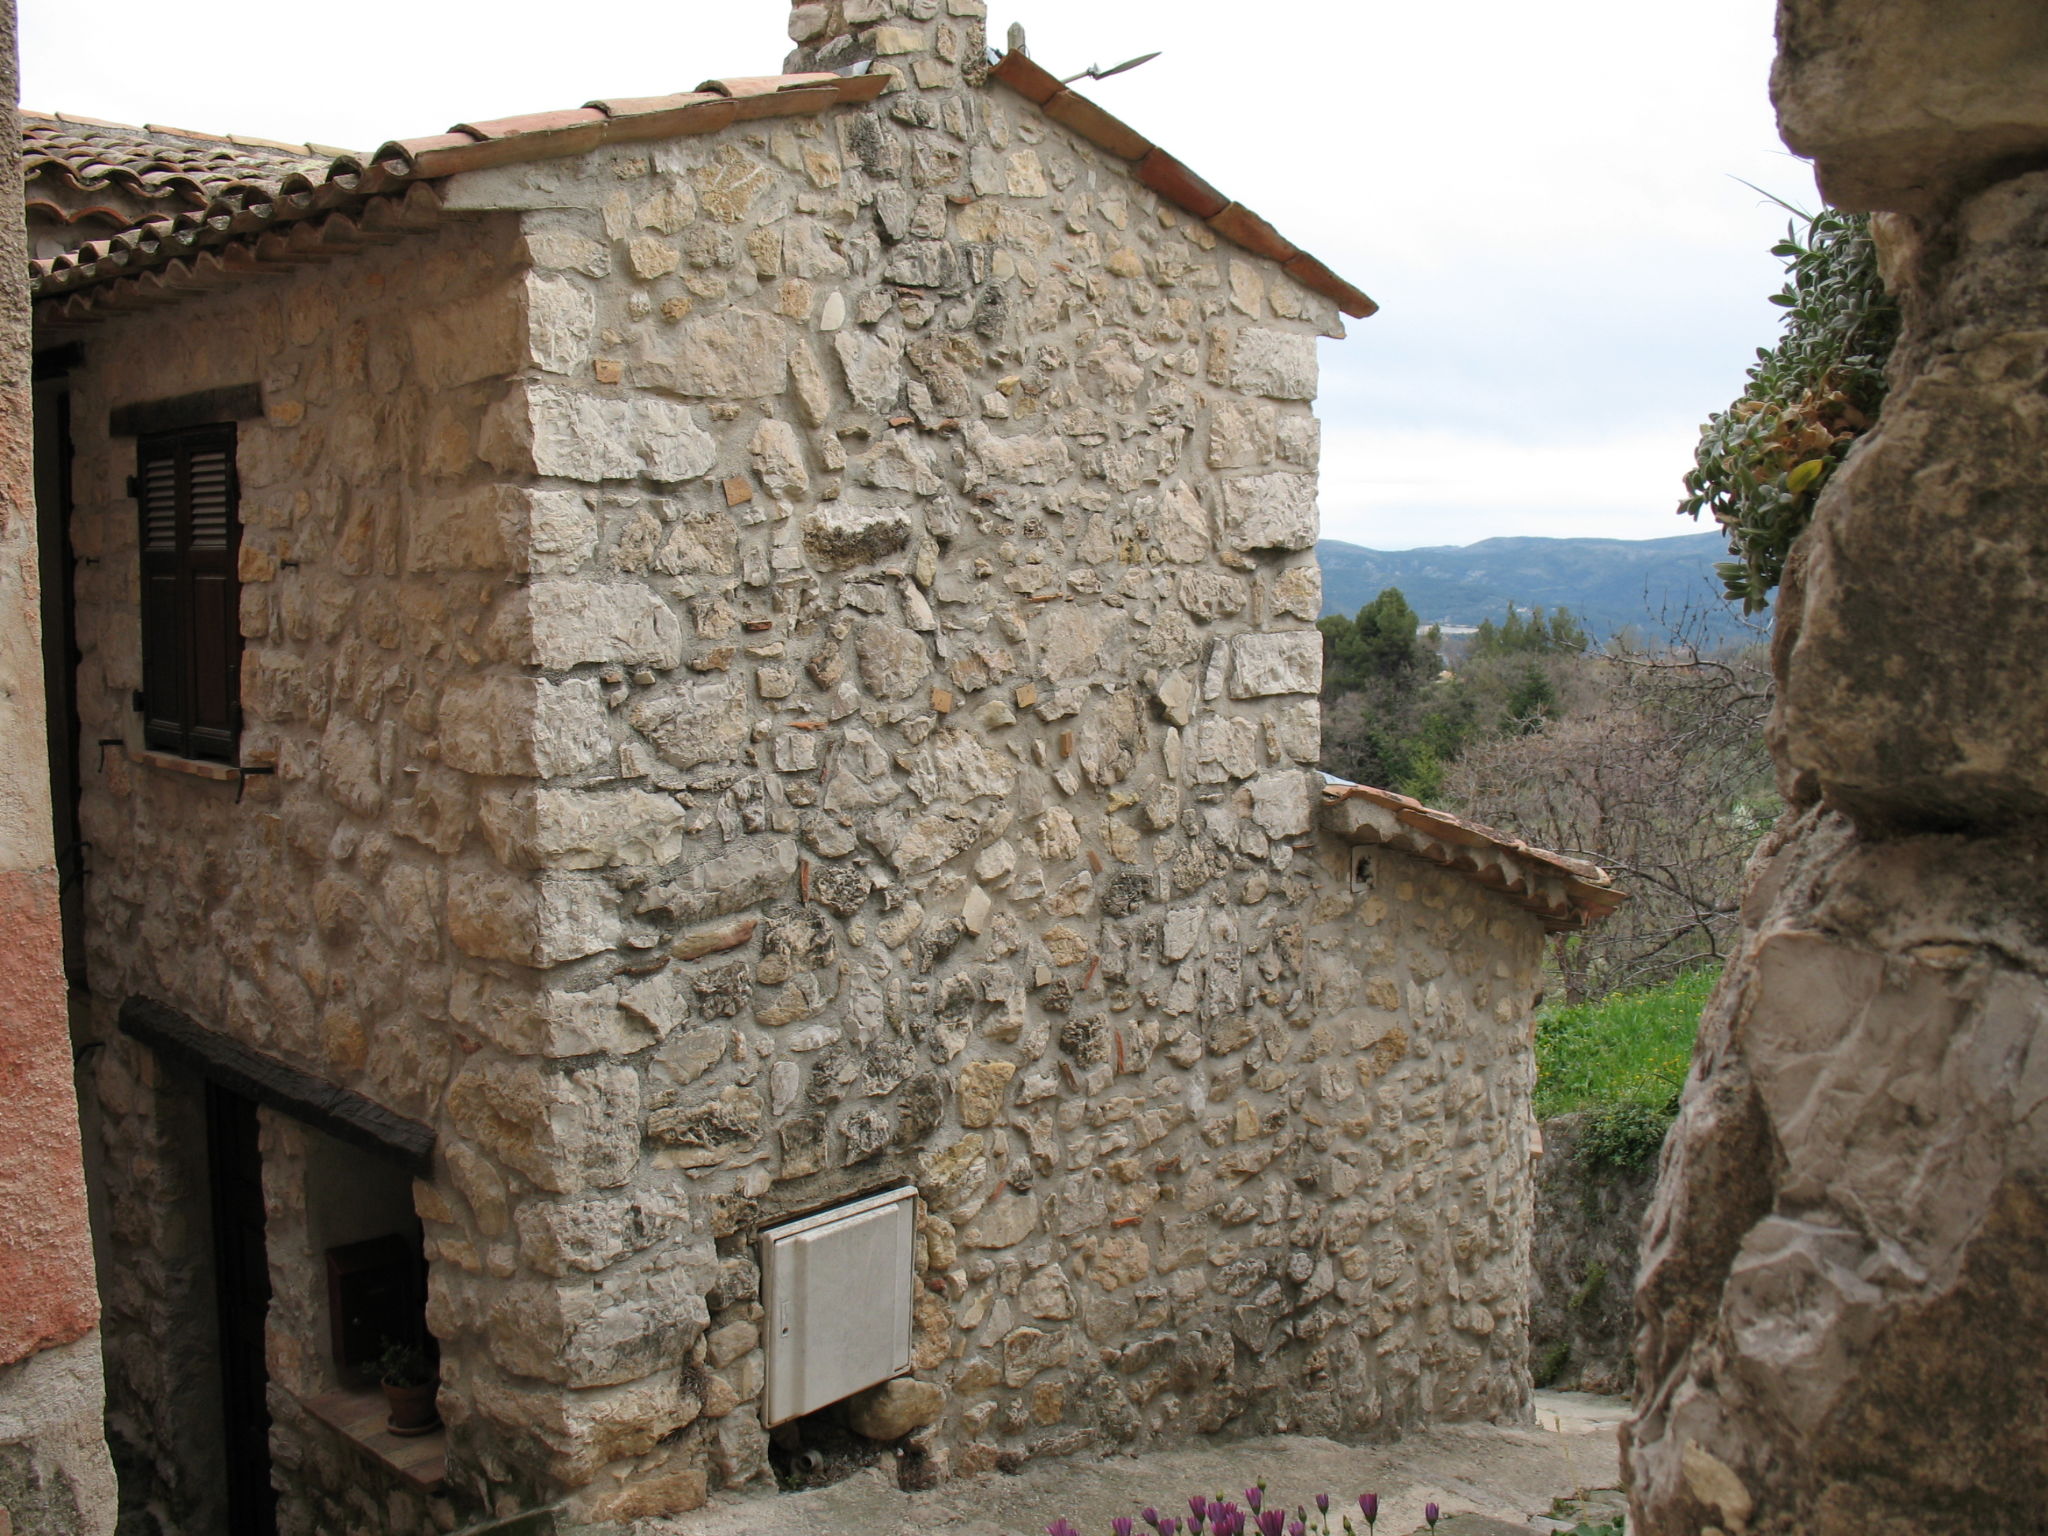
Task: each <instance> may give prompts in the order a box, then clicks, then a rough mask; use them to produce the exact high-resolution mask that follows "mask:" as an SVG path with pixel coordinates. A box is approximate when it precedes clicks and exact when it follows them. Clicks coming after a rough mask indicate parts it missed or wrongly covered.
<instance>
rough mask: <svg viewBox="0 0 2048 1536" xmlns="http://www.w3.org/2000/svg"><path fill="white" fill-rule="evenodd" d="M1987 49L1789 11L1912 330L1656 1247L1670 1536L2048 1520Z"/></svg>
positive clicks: (1859, 486) (2036, 264)
mask: <svg viewBox="0 0 2048 1536" xmlns="http://www.w3.org/2000/svg"><path fill="white" fill-rule="evenodd" d="M1967 9H1968V10H1969V14H1968V15H1965V16H1961V17H1959V16H1957V14H1956V8H1954V7H1948V6H1941V5H1935V4H1916V3H1909V0H1894V3H1890V4H1885V5H1879V6H1871V7H1856V8H1849V7H1842V6H1834V5H1826V4H1821V3H1809V0H1788V3H1786V4H1783V5H1781V7H1780V38H1781V43H1782V45H1783V49H1784V52H1783V55H1782V57H1781V59H1780V63H1779V69H1778V74H1777V77H1776V81H1775V84H1776V88H1777V94H1778V101H1779V108H1780V113H1781V118H1782V121H1783V123H1784V127H1785V132H1786V137H1787V141H1788V142H1790V143H1792V144H1793V145H1794V147H1795V148H1801V149H1805V150H1809V151H1811V152H1814V153H1815V154H1816V155H1817V157H1818V161H1819V170H1820V175H1821V180H1822V184H1823V185H1824V186H1825V187H1826V188H1828V189H1829V191H1830V192H1831V193H1832V194H1833V195H1835V196H1837V197H1840V198H1843V199H1845V200H1847V201H1849V202H1851V203H1852V204H1856V205H1860V206H1865V207H1875V208H1879V209H1885V210H1894V211H1895V212H1893V213H1890V214H1888V215H1887V216H1886V217H1884V218H1882V219H1879V220H1878V221H1877V225H1878V233H1879V238H1880V242H1881V250H1882V252H1883V255H1884V257H1885V262H1886V272H1887V280H1888V282H1889V283H1890V284H1891V285H1892V286H1893V288H1894V290H1895V291H1896V292H1897V293H1898V294H1899V296H1900V299H1901V302H1902V306H1903V309H1904V312H1905V321H1906V323H1905V331H1904V334H1903V337H1902V340H1901V343H1900V346H1899V349H1898V352H1897V354H1896V355H1895V358H1894V362H1893V383H1892V393H1891V397H1890V399H1889V401H1888V403H1887V405H1886V407H1885V413H1884V417H1883V419H1882V421H1881V422H1880V423H1879V425H1878V428H1877V430H1876V431H1875V433H1874V434H1873V435H1872V436H1871V437H1870V438H1869V439H1868V440H1867V441H1866V442H1865V443H1864V444H1863V445H1862V446H1861V447H1859V449H1858V450H1857V451H1856V452H1855V453H1854V454H1853V455H1851V457H1850V458H1849V460H1848V461H1847V463H1846V465H1845V466H1844V470H1843V472H1842V473H1841V474H1840V475H1839V476H1838V477H1837V479H1836V480H1835V482H1834V483H1833V484H1832V485H1831V486H1830V487H1829V488H1828V490H1827V492H1826V493H1825V494H1824V495H1823V496H1822V498H1821V501H1820V504H1819V507H1818V508H1817V510H1816V515H1815V519H1814V523H1813V526H1812V528H1811V529H1810V530H1809V532H1808V533H1807V534H1806V535H1805V536H1804V537H1803V538H1802V540H1801V542H1800V543H1799V545H1798V546H1797V547H1796V548H1795V551H1794V557H1793V560H1792V563H1791V567H1790V569H1789V571H1788V574H1787V579H1786V583H1785V588H1784V591H1783V593H1782V596H1781V601H1780V605H1779V620H1778V623H1779V630H1778V635H1777V639H1776V645H1775V661H1776V666H1777V671H1778V677H1779V683H1780V689H1781V699H1780V704H1779V708H1778V711H1777V714H1776V717H1775V719H1774V721H1773V724H1772V746H1773V750H1774V753H1775V755H1776V758H1777V761H1778V764H1779V769H1780V774H1781V781H1782V783H1783V785H1784V787H1785V789H1786V791H1787V795H1788V799H1789V800H1790V802H1791V804H1792V809H1791V810H1790V811H1789V812H1788V814H1787V816H1786V818H1785V820H1784V822H1783V823H1782V824H1781V825H1780V827H1779V828H1778V829H1777V830H1776V832H1775V833H1774V834H1773V835H1772V837H1771V838H1770V839H1769V840H1768V841H1767V843H1766V844H1765V846H1764V847H1763V849H1762V850H1760V852H1759V854H1758V856H1757V859H1756V862H1755V864H1754V866H1753V869H1752V875H1751V880H1750V885H1749V890H1748V893H1747V897H1746V901H1745V906H1744V913H1743V917H1744V937H1743V941H1742V947H1741V950H1740V953H1739V954H1738V955H1737V957H1736V958H1735V960H1734V961H1733V963H1731V964H1730V965H1729V967H1728V969H1727V972H1726V973H1725V976H1724V978H1723V981H1722V984H1721V987H1720V989H1719V990H1718V992H1717V993H1716V995H1715V997H1714V1000H1713V1001H1712V1003H1711V1004H1710V1005H1709V1007H1708V1009H1707V1012H1706V1016H1705V1018H1704V1019H1703V1021H1702V1026H1701V1031H1700V1037H1699V1045H1698V1048H1697V1051H1696V1054H1695V1059H1694V1066H1693V1075H1692V1080H1691V1082H1690V1083H1689V1084H1688V1087H1687V1090H1686V1096H1685V1104H1684V1108H1683V1110H1682V1112H1681V1114H1680V1117H1679V1121H1678V1124H1677V1126H1676V1127H1675V1128H1674V1131H1673V1134H1672V1136H1671V1138H1670V1140H1669V1142H1668V1143H1667V1145H1666V1149H1665V1155H1664V1163H1663V1169H1662V1174H1661V1179H1660V1183H1659V1188H1658V1193H1657V1198H1656V1201H1655V1204H1654V1205H1653V1207H1652V1210H1651V1214H1650V1221H1649V1227H1648V1230H1647V1237H1646V1246H1645V1250H1644V1255H1643V1268H1642V1274H1641V1279H1640V1282H1639V1288H1638V1292H1637V1310H1638V1316H1639V1318H1640V1331H1639V1334H1638V1339H1637V1358H1638V1363H1639V1368H1640V1372H1641V1379H1640V1382H1639V1385H1638V1389H1637V1390H1638V1396H1637V1413H1636V1418H1635V1420H1634V1421H1633V1422H1632V1424H1631V1425H1630V1426H1629V1427H1628V1428H1627V1430H1626V1432H1625V1442H1624V1445H1625V1454H1626V1457H1627V1461H1628V1465H1629V1469H1630V1474H1631V1479H1632V1484H1633V1487H1632V1498H1633V1510H1634V1520H1633V1521H1632V1523H1631V1526H1630V1529H1631V1530H1639V1531H1641V1532H1643V1533H1644V1536H1677V1533H1687V1536H1692V1533H1704V1532H1707V1531H1710V1530H1712V1531H1719V1532H1730V1533H1744V1532H1758V1533H1761V1532H1785V1533H1791V1532H1799V1533H1802V1536H1805V1533H1821V1536H1825V1533H1834V1532H1844V1533H1846V1532H1852V1531H1853V1532H1858V1533H1865V1532H1876V1533H1890V1532H1898V1533H1904V1532H1908V1531H1911V1532H1913V1533H1915V1536H1927V1533H1938V1532H1962V1531H1966V1530H1967V1531H1970V1532H1973V1533H1975V1532H2020V1531H2029V1530H2035V1529H2038V1527H2039V1520H2040V1515H2039V1511H2040V1509H2041V1507H2042V1504H2043V1501H2044V1497H2048V1428H2044V1424H2048V1420H2044V1417H2043V1415H2042V1413H2041V1410H2040V1404H2041V1403H2042V1401H2043V1399H2044V1394H2048V1367H2044V1365H2043V1362H2044V1361H2048V1262H2044V1259H2043V1254H2044V1252H2048V1114H2044V1113H2043V1111H2042V1106H2043V1104H2044V1102H2048V922H2044V918H2043V914H2044V912H2048V902H2044V898H2048V889H2044V882H2043V873H2042V871H2043V857H2042V856H2043V854H2044V853H2048V838H2044V834H2043V830H2042V825H2041V821H2040V816H2041V812H2042V811H2043V809H2044V808H2048V779H2044V776H2043V773H2042V768H2041V763H2042V761H2043V754H2042V749H2043V747H2044V746H2048V689H2044V688H2043V686H2042V684H2041V681H2040V674H2039V666H2038V662H2037V660H2036V659H2035V658H2037V657H2038V656H2039V655H2040V654H2041V652H2042V649H2043V645H2044V642H2048V611H2044V609H2043V607H2042V605H2041V602H2040V599H2039V587H2040V583H2041V581H2042V577H2043V573H2044V572H2048V522H2044V520H2043V517H2042V511H2043V508H2044V507H2048V412H2044V411H2043V410H2042V406H2041V400H2042V387H2043V383H2044V381H2048V300H2044V298H2043V294H2044V292H2048V285H2044V277H2048V174H2043V173H2038V172H2036V173H2025V172H2026V168H2027V167H2028V166H2029V165H2035V164H2039V163H2041V159H2042V156H2043V154H2044V152H2048V113H2044V110H2043V108H2042V102H2043V100H2044V99H2048V97H2044V95H2043V93H2042V91H2041V89H2040V88H2039V85H2038V83H2036V84H2033V85H2031V86H2028V85H2027V82H2028V81H2029V80H2031V81H2034V82H2038V81H2039V79H2040V69H2041V64H2042V58H2043V50H2044V44H2048V32H2044V29H2043V24H2042V21H2041V19H2040V17H2039V15H2038V14H2037V12H2036V11H2035V10H2034V9H2033V8H2023V7H2010V8H2004V9H1998V8H1993V7H1972V8H1967ZM2030 72H2031V73H2030ZM2015 172H2021V174H2015Z"/></svg>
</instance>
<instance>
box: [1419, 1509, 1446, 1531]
mask: <svg viewBox="0 0 2048 1536" xmlns="http://www.w3.org/2000/svg"><path fill="white" fill-rule="evenodd" d="M1442 1514H1443V1511H1442V1510H1440V1509H1438V1508H1437V1507H1436V1506H1435V1505H1434V1504H1425V1505H1423V1506H1422V1523H1423V1524H1424V1525H1426V1526H1428V1527H1429V1528H1430V1529H1431V1530H1432V1531H1433V1530H1435V1529H1436V1522H1437V1519H1438V1517H1439V1516H1441V1515H1442Z"/></svg>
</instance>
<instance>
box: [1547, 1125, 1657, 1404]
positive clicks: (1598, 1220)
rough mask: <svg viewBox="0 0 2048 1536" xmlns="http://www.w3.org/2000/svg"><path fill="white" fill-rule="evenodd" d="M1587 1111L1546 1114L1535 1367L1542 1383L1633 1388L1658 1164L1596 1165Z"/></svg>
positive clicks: (1590, 1388)
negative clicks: (1640, 1282) (1637, 1289)
mask: <svg viewBox="0 0 2048 1536" xmlns="http://www.w3.org/2000/svg"><path fill="white" fill-rule="evenodd" d="M1588 1118H1589V1116H1587V1115H1585V1114H1573V1115H1558V1116H1556V1117H1555V1118H1553V1119H1549V1120H1546V1121H1544V1122H1543V1151H1542V1153H1541V1155H1540V1156H1538V1157H1537V1159H1536V1220H1535V1233H1534V1239H1533V1245H1532V1247H1533V1257H1532V1276H1531V1285H1530V1290H1529V1369H1530V1371H1531V1373H1532V1374H1533V1375H1534V1376H1535V1379H1536V1384H1537V1385H1538V1386H1540V1387H1557V1388H1561V1389H1564V1390H1567V1391H1576V1392H1617V1393H1625V1392H1627V1391H1628V1390H1629V1389H1630V1388H1631V1387H1632V1386H1633V1385H1634V1383H1635V1360H1634V1358H1633V1356H1632V1354H1631V1350H1632V1349H1633V1348H1634V1341H1635V1327H1636V1315H1635V1305H1634V1302H1633V1301H1632V1299H1631V1295H1632V1292H1633V1290H1634V1286H1635V1274H1636V1260H1637V1257H1638V1255H1639V1254H1640V1252H1641V1249H1642V1232H1643V1213H1644V1212H1645V1211H1646V1210H1648V1209H1649V1207H1650V1196H1651V1195H1652V1194H1653V1193H1654V1192H1655V1190H1656V1188H1657V1167H1656V1164H1655V1163H1654V1162H1652V1163H1649V1164H1646V1165H1645V1166H1643V1167H1641V1168H1617V1167H1614V1166H1613V1165H1612V1164H1608V1163H1602V1164H1599V1165H1597V1166H1596V1165H1595V1164H1593V1163H1591V1162H1589V1161H1588V1159H1587V1157H1586V1155H1585V1149H1584V1137H1585V1129H1586V1122H1587V1120H1588Z"/></svg>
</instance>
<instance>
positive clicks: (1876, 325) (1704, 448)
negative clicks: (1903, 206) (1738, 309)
mask: <svg viewBox="0 0 2048 1536" xmlns="http://www.w3.org/2000/svg"><path fill="white" fill-rule="evenodd" d="M1773 201H1774V202H1775V201H1777V200H1776V199H1773ZM1780 206H1781V207H1784V208H1786V209H1787V211H1789V212H1791V213H1792V214H1793V215H1794V216H1795V217H1794V220H1793V222H1792V223H1791V224H1789V225H1787V226H1786V229H1785V238H1784V239H1783V240H1781V241H1780V242H1779V243H1778V244H1776V245H1774V246H1772V247H1771V254H1772V255H1774V256H1777V257H1780V258H1782V259H1783V261H1784V263H1785V268H1786V278H1785V286H1784V288H1783V289H1782V290H1781V291H1780V292H1778V293H1776V294H1774V295H1773V296H1772V298H1771V302H1772V303H1773V304H1776V305H1778V306H1779V307H1781V308H1782V309H1784V310H1785V311H1786V312H1787V313H1786V316H1785V329H1784V333H1783V334H1782V335H1781V336H1780V337H1779V339H1778V344H1777V345H1776V346H1775V347H1759V348H1757V354H1756V358H1757V360H1756V363H1755V365H1754V366H1752V367H1751V368H1750V370H1749V387H1748V388H1747V389H1745V390H1744V391H1743V392H1742V395H1741V397H1740V398H1739V399H1737V400H1736V401H1735V402H1734V403H1733V404H1732V405H1730V406H1729V407H1728V409H1727V410H1725V411H1722V412H1719V413H1718V414H1716V415H1715V416H1713V417H1711V418H1709V419H1708V421H1707V424H1706V426H1705V427H1703V428H1702V429H1701V432H1700V443H1699V449H1698V453H1697V457H1696V464H1695V467H1694V468H1693V469H1692V470H1691V471H1690V472H1689V473H1688V474H1687V475H1686V477H1685V488H1686V492H1687V495H1686V498H1685V500H1683V501H1682V502H1680V503H1679V507H1678V510H1679V511H1680V512H1683V513H1685V514H1687V515H1688V516H1691V517H1695V518H1697V517H1698V516H1699V515H1700V513H1701V512H1702V511H1705V512H1709V513H1711V514H1713V517H1714V520H1715V521H1716V522H1717V523H1719V524H1720V525H1721V526H1722V528H1723V529H1725V530H1726V531H1727V534H1728V551H1729V553H1730V554H1732V555H1733V556H1735V558H1734V559H1733V560H1731V561H1728V562H1727V563H1725V564H1722V565H1720V566H1717V567H1716V570H1717V572H1718V574H1719V575H1720V577H1721V580H1722V584H1723V585H1724V586H1725V587H1726V588H1727V592H1728V597H1729V599H1730V600H1731V601H1739V602H1740V603H1741V604H1742V607H1743V611H1744V612H1745V613H1755V612H1758V611H1759V610H1761V609H1762V608H1763V607H1764V605H1765V604H1766V603H1767V602H1768V601H1769V599H1770V594H1771V590H1772V588H1774V587H1776V586H1777V584H1778V581H1779V578H1780V577H1781V576H1782V575H1783V573H1784V568H1785V557H1786V555H1787V553H1788V552H1789V550H1790V549H1791V547H1792V541H1793V540H1794V539H1795V538H1797V537H1798V536H1799V533H1800V531H1801V530H1802V529H1803V528H1805V527H1806V525H1807V523H1808V521H1810V520H1811V518H1812V516H1813V503H1814V500H1815V498H1816V497H1818V496H1819V495H1820V492H1821V488H1822V487H1823V486H1824V485H1826V484H1827V481H1828V479H1829V477H1830V476H1831V475H1832V474H1833V473H1834V470H1835V468H1836V466H1837V465H1839V464H1840V463H1841V462H1842V460H1843V458H1844V457H1845V456H1846V455H1847V454H1848V452H1849V449H1850V446H1851V445H1852V444H1853V443H1854V442H1855V441H1856V439H1857V437H1858V436H1860V435H1861V434H1862V433H1864V432H1866V431H1868V430H1869V428H1870V426H1871V424H1872V423H1873V422H1874V421H1875V420H1876V418H1877V413H1878V409H1879V407H1880V406H1882V405H1883V404H1884V394H1885V378H1884V368H1885V363H1886V362H1887V361H1888V360H1889V358H1890V357H1891V352H1892V347H1893V344H1894V343H1895V342H1896V341H1897V340H1898V334H1899V309H1898V305H1897V303H1896V302H1895V301H1894V300H1893V299H1892V298H1891V296H1890V295H1888V294H1887V293H1886V292H1885V291H1884V284H1883V283H1882V281H1881V280H1880V279H1879V277H1878V270H1877V247H1876V245H1875V243H1874V242H1873V241H1872V239H1871V235H1870V219H1869V216H1868V215H1867V214H1860V213H1842V212H1840V211H1838V210H1836V209H1833V208H1823V209H1822V210H1821V211H1820V212H1819V213H1806V212H1803V211H1801V210H1800V209H1797V208H1793V207H1792V206H1791V205H1790V204H1788V203H1781V204H1780ZM1802 225H1803V228H1802Z"/></svg>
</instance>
